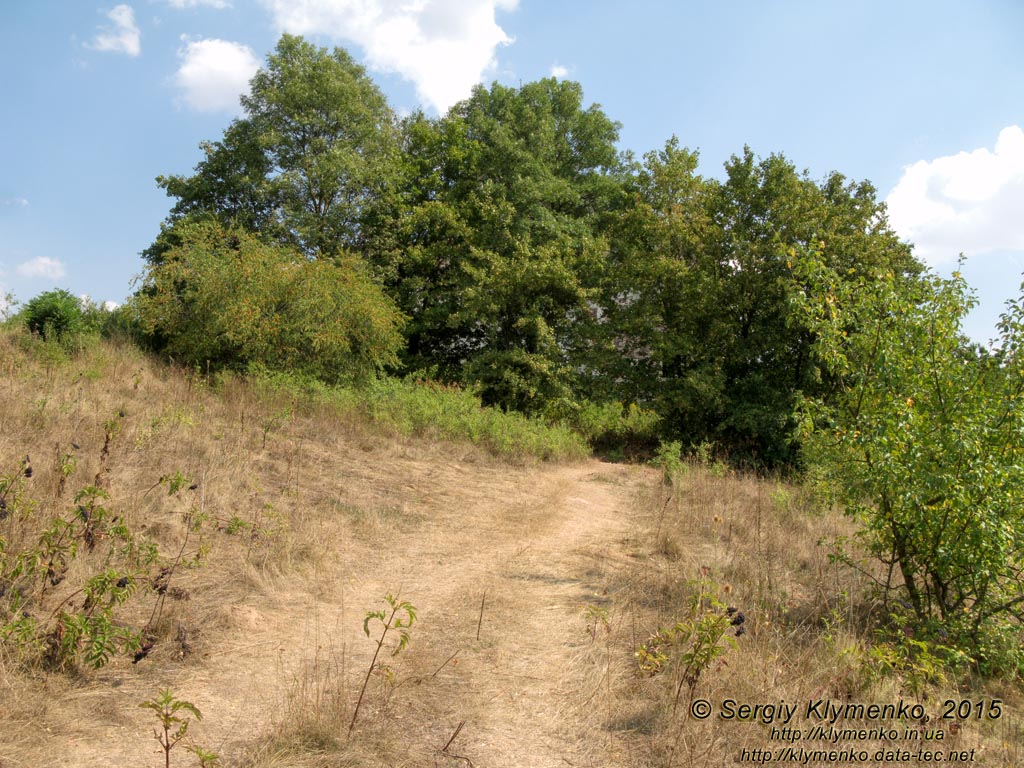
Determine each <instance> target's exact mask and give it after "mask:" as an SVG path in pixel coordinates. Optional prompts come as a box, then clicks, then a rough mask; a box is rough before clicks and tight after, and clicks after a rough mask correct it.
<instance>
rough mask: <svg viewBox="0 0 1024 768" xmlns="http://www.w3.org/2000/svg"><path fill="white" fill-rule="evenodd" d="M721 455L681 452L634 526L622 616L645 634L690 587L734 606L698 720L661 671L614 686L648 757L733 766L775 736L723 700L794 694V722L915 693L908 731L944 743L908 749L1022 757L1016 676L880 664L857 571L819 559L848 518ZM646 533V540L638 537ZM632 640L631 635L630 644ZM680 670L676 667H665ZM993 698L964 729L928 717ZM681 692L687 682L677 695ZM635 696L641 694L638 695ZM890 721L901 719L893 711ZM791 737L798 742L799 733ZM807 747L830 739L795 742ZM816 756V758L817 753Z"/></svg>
mask: <svg viewBox="0 0 1024 768" xmlns="http://www.w3.org/2000/svg"><path fill="white" fill-rule="evenodd" d="M721 469H722V468H721V467H720V466H719V467H715V466H711V467H709V466H702V465H699V464H691V465H690V466H689V467H688V470H687V471H686V472H684V473H682V474H681V476H680V477H679V480H678V482H677V484H676V487H675V488H673V489H670V488H668V487H667V486H662V487H661V488H659V489H657V490H656V491H651V492H649V495H648V496H647V498H646V500H645V501H644V502H643V503H642V505H641V506H642V507H643V508H644V509H646V510H647V513H646V515H645V516H644V517H643V518H641V524H640V528H639V531H638V533H637V534H636V545H637V552H636V556H637V560H638V565H637V567H636V568H635V570H634V571H633V572H632V573H631V575H630V577H629V579H630V583H629V586H628V589H627V593H628V594H629V601H630V602H629V604H630V608H629V610H630V611H632V612H633V613H634V619H633V620H634V621H635V622H637V623H638V624H640V625H641V626H643V627H644V628H645V630H646V631H648V632H650V631H652V630H653V629H655V628H657V627H659V626H666V625H670V624H672V623H673V622H674V621H676V620H679V619H684V618H686V617H687V616H688V615H689V612H690V607H691V606H692V604H693V601H694V599H695V598H696V596H697V595H700V594H703V595H705V598H706V600H707V599H714V600H717V601H720V602H721V603H722V604H727V605H731V606H734V607H736V608H738V609H739V610H741V611H743V613H744V614H745V618H746V621H745V623H744V624H743V627H744V628H745V633H744V634H743V635H742V636H739V637H736V636H733V633H732V631H730V632H728V633H727V634H726V639H725V640H723V643H722V646H723V647H725V648H726V649H727V650H726V652H725V653H724V654H723V656H722V657H721V658H720V659H719V660H717V661H716V662H713V663H712V664H711V665H710V666H709V667H708V668H707V670H706V671H705V672H704V674H703V675H702V676H701V678H700V680H699V682H698V684H697V686H696V688H695V690H694V698H701V699H705V700H707V701H710V702H711V703H712V705H713V708H714V712H715V714H714V715H712V717H711V718H710V719H707V720H704V721H701V720H698V719H695V718H693V717H691V716H689V714H688V712H687V708H686V707H684V706H682V705H681V706H680V709H679V711H678V712H677V713H676V714H672V712H671V703H672V698H673V694H674V689H673V686H674V683H675V681H674V680H672V674H671V671H669V672H664V673H661V674H658V675H655V676H653V677H649V678H646V679H637V678H634V679H633V680H632V683H631V686H629V687H627V688H625V689H623V691H622V693H621V701H622V702H623V706H624V707H625V706H628V702H634V707H635V708H636V710H637V714H636V716H635V720H634V721H633V725H634V726H635V727H636V728H637V730H638V731H639V732H642V733H644V734H646V735H648V736H649V737H650V738H649V741H648V746H649V747H650V751H649V753H648V754H649V757H648V759H649V760H650V764H651V765H655V766H669V765H694V766H720V765H728V764H732V762H733V761H735V760H737V759H738V758H739V755H740V753H741V750H743V749H747V750H755V749H774V750H776V751H777V750H778V749H779V748H781V747H783V746H787V743H786V742H781V741H778V740H774V741H773V740H772V739H771V736H770V731H771V729H770V727H769V726H767V725H763V724H758V723H757V722H750V721H748V722H738V721H735V720H733V721H731V722H727V721H723V720H720V719H719V718H718V716H717V714H718V712H719V711H720V707H721V703H722V702H723V701H724V700H726V699H733V700H735V701H736V702H740V703H744V702H745V703H750V704H757V703H763V704H771V703H775V704H778V703H779V702H781V701H785V702H787V703H790V704H796V705H797V706H798V708H799V709H798V712H799V714H797V715H796V716H795V719H794V721H793V723H792V725H794V726H797V727H802V728H803V730H804V732H806V731H807V727H808V726H810V725H813V724H814V723H813V722H812V721H808V720H804V719H803V714H804V711H805V709H806V706H807V703H808V702H809V701H812V700H818V699H831V700H833V701H835V702H836V703H838V704H845V703H847V702H853V703H861V702H862V703H872V702H877V703H881V704H886V703H896V702H898V701H899V700H901V699H902V700H904V701H907V702H910V703H922V704H923V705H924V706H925V707H926V711H927V712H929V713H931V717H932V718H933V719H932V721H931V722H930V723H929V724H928V725H927V726H924V727H921V725H920V724H919V723H916V722H911V723H909V726H910V727H911V729H912V730H913V729H919V728H921V730H919V733H922V734H923V733H924V732H925V731H927V730H932V729H935V728H939V729H941V730H942V731H943V732H944V736H945V739H944V740H943V741H932V742H921V741H916V742H907V741H898V742H896V743H895V746H897V747H908V748H913V749H914V750H917V749H919V748H921V747H925V748H931V749H945V750H950V749H956V750H959V751H962V750H967V751H970V750H974V764H976V765H990V766H1002V767H1004V768H1011V767H1012V766H1019V765H1021V764H1022V762H1021V759H1022V755H1024V739H1022V736H1024V734H1022V732H1021V727H1020V725H1019V721H1018V716H1019V712H1020V705H1021V697H1020V691H1019V688H1018V686H1017V685H1015V684H1014V685H1008V684H1000V683H998V682H992V681H990V682H987V683H980V682H977V681H972V680H970V679H961V680H956V679H952V677H950V679H947V680H945V681H939V680H931V681H928V682H920V681H917V680H915V679H914V678H913V675H910V674H902V675H900V674H892V675H884V674H882V673H881V671H880V669H879V667H878V665H877V664H876V663H875V662H874V661H873V660H872V658H871V656H870V655H869V652H868V651H869V648H870V646H871V638H872V635H871V632H870V624H869V622H868V621H867V617H868V616H869V615H870V612H871V610H872V609H873V608H876V607H877V606H872V605H870V604H869V603H868V599H869V598H868V596H869V595H870V594H871V590H870V580H869V578H868V576H867V575H865V574H859V573H857V572H855V571H853V570H852V569H850V568H847V567H844V566H841V565H837V564H835V563H833V562H830V559H829V557H828V555H829V552H830V551H832V547H831V544H832V543H833V542H835V541H836V539H837V538H838V537H850V536H852V534H853V533H854V523H853V522H852V521H851V520H849V519H847V518H845V517H843V516H842V515H841V514H839V513H837V512H836V511H833V510H823V509H821V508H820V507H819V506H818V505H817V504H816V503H815V502H814V500H813V498H811V497H810V495H809V494H808V493H807V492H806V491H804V490H802V489H800V488H796V487H792V486H789V485H787V484H784V483H780V482H777V481H772V480H765V479H759V478H755V477H749V476H746V477H745V476H736V475H733V474H731V473H729V472H723V471H721ZM645 545H646V546H645ZM642 640H643V638H641V642H642ZM676 679H678V678H676ZM964 698H970V699H972V700H975V701H977V700H978V699H985V700H990V699H992V698H999V699H1002V700H1003V701H1004V702H1005V703H1004V705H1003V716H1002V717H1001V718H999V719H998V720H994V721H992V720H982V721H981V722H978V721H977V720H973V721H970V722H966V723H964V724H963V726H962V727H953V728H951V727H950V723H949V722H948V721H945V722H936V720H935V719H934V718H935V717H936V714H938V713H941V711H942V709H943V707H942V706H941V702H943V701H944V700H945V699H954V700H957V701H959V700H961V699H964ZM687 699H688V696H687V689H686V686H684V687H683V692H682V700H683V702H684V703H685V702H686V700H687ZM636 702H645V704H644V705H643V706H641V705H640V704H637V703H636ZM882 724H885V723H879V722H873V721H858V720H855V721H845V722H844V721H840V723H839V725H840V727H849V728H862V727H864V728H869V727H871V726H872V725H875V726H877V725H882ZM896 725H897V727H898V728H899V729H900V732H901V733H902V731H903V728H904V726H905V725H908V724H907V723H904V722H898V723H896ZM797 746H801V745H800V744H797ZM802 746H804V747H805V748H817V749H820V748H830V747H828V745H827V744H826V743H825V742H820V741H819V742H806V741H805V742H803V744H802ZM842 746H846V747H848V748H849V747H857V748H858V749H862V748H863V749H867V750H868V752H869V755H870V757H871V762H870V763H869V764H871V765H876V764H877V765H880V764H883V763H882V762H881V761H877V762H876V761H875V760H874V755H875V752H876V751H877V750H878V749H879V748H882V747H885V746H886V744H885V743H884V742H879V741H863V742H847V743H845V744H840V745H839V747H842ZM823 764H824V763H823ZM884 764H886V765H899V766H903V765H918V764H919V763H918V762H917V760H916V759H915V760H910V761H906V762H904V761H902V760H888V761H886V762H885V763H884Z"/></svg>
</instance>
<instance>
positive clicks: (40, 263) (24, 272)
mask: <svg viewBox="0 0 1024 768" xmlns="http://www.w3.org/2000/svg"><path fill="white" fill-rule="evenodd" d="M15 272H17V273H18V275H19V276H21V277H29V278H33V277H45V278H49V279H50V280H59V279H60V278H62V277H64V275H66V274H67V271H66V270H65V269H64V265H63V264H62V263H61V262H60V261H58V260H57V259H51V258H50V257H49V256H37V257H36V258H34V259H31V260H30V261H24V262H22V263H21V264H19V265H18V266H17V268H16V269H15Z"/></svg>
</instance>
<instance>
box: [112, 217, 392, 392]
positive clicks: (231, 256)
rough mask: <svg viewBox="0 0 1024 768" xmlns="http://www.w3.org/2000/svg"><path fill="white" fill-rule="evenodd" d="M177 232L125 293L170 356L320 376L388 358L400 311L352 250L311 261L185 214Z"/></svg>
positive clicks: (363, 372)
mask: <svg viewBox="0 0 1024 768" xmlns="http://www.w3.org/2000/svg"><path fill="white" fill-rule="evenodd" d="M178 237H179V240H180V244H179V245H176V246H174V247H172V248H171V249H170V250H168V251H167V252H166V253H164V255H163V257H162V259H161V261H160V262H159V263H157V264H150V265H149V266H148V267H147V269H146V272H145V274H144V275H143V280H142V286H141V289H140V290H139V292H138V293H137V295H136V296H135V297H134V299H133V300H132V311H134V312H135V313H136V315H137V317H138V321H139V322H140V324H141V325H142V327H143V328H144V329H145V330H146V331H147V332H149V333H150V334H153V335H155V336H156V337H157V338H158V339H159V340H160V342H161V344H160V346H161V347H162V349H163V350H164V351H166V352H167V353H168V354H170V355H171V356H172V357H174V358H175V359H177V360H179V361H181V362H186V363H191V364H199V365H203V364H206V363H208V362H209V363H211V364H213V365H215V366H218V367H232V368H245V367H246V366H249V365H252V364H260V365H263V366H266V367H268V368H271V369H276V370H297V371H302V372H305V373H308V374H310V375H313V376H316V377H318V378H321V379H323V380H325V381H340V380H346V379H351V378H353V377H362V376H367V375H371V374H374V373H377V372H379V371H381V370H382V369H383V368H384V367H386V366H389V365H394V364H396V363H397V352H398V351H399V350H400V348H401V346H402V336H401V327H402V322H403V318H402V316H401V314H400V313H399V312H398V311H397V309H396V308H395V306H394V304H393V303H392V302H391V301H390V300H389V299H388V298H387V297H386V296H385V295H384V293H383V292H382V291H381V289H380V288H379V287H378V286H377V284H376V283H375V282H374V281H373V280H372V279H371V278H370V277H369V276H368V274H367V273H366V272H367V270H366V269H365V267H364V266H363V265H362V263H361V262H360V261H359V260H358V259H357V258H355V257H338V258H336V259H334V260H333V261H325V260H315V261H311V260H309V259H308V258H306V257H305V256H304V255H303V254H301V253H299V252H298V251H296V250H292V249H289V248H287V247H285V246H281V245H277V244H272V243H267V242H265V241H263V240H261V239H260V238H258V237H257V236H255V235H252V234H249V233H247V232H245V231H244V230H241V229H229V228H224V227H223V226H222V225H220V224H218V223H216V222H212V221H200V222H196V221H187V220H186V221H184V222H182V223H180V224H179V225H178Z"/></svg>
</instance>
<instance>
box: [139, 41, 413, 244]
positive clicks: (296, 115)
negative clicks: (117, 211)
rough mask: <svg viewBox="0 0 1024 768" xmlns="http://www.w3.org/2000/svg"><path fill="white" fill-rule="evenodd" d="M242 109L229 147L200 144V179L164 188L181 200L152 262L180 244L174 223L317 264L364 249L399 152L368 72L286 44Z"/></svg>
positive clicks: (392, 122)
mask: <svg viewBox="0 0 1024 768" xmlns="http://www.w3.org/2000/svg"><path fill="white" fill-rule="evenodd" d="M242 105H243V107H244V108H245V116H244V117H242V118H239V119H238V120H235V121H234V122H233V123H232V124H231V126H230V127H229V128H228V129H227V131H225V134H224V138H223V139H222V140H221V141H219V142H214V143H208V144H204V145H203V151H204V154H205V158H204V159H203V160H202V161H201V162H200V163H199V165H198V166H197V167H196V172H195V174H193V175H192V176H167V177H160V178H159V179H158V183H159V184H160V185H161V186H162V187H163V188H164V189H166V190H167V193H168V194H169V195H171V196H173V197H176V198H178V201H177V203H176V204H175V206H174V208H173V209H172V210H171V214H170V216H169V217H168V222H167V225H168V226H167V227H165V231H164V233H163V237H164V240H163V241H161V240H158V242H157V243H156V244H154V246H153V247H152V248H151V249H150V250H149V251H148V252H147V255H148V257H149V258H150V259H151V260H153V259H159V256H160V254H161V253H162V252H163V251H164V250H166V248H167V247H171V246H173V245H174V240H173V232H168V231H167V229H168V228H169V227H173V224H174V222H176V221H178V220H180V219H181V218H183V217H186V216H192V217H195V216H197V215H199V216H202V215H207V216H214V217H216V218H217V219H219V220H220V221H221V222H222V223H225V224H231V225H237V226H243V227H245V228H248V229H252V230H258V231H260V232H261V233H262V234H264V235H265V236H268V237H272V238H274V239H277V240H279V241H282V242H285V243H287V244H290V245H294V246H297V247H299V248H301V249H302V250H303V251H304V252H305V253H306V254H307V255H308V256H309V257H311V258H322V257H332V256H334V255H336V254H338V253H339V252H340V251H342V250H345V249H348V250H356V251H365V250H367V248H368V247H369V246H368V240H369V239H370V238H371V236H372V235H371V233H370V232H368V230H367V226H366V224H367V222H368V221H375V220H376V219H377V218H378V214H377V211H376V208H377V206H379V205H381V204H382V201H383V200H384V199H385V198H386V197H387V196H388V194H390V193H391V192H392V191H393V190H392V187H393V185H394V183H395V178H396V177H395V173H396V170H397V168H398V151H399V145H398V130H397V123H396V119H395V116H394V114H393V113H392V111H391V109H390V107H389V106H388V104H387V101H386V100H385V98H384V96H383V94H381V92H380V90H379V89H378V88H377V87H376V85H374V83H373V81H372V80H370V78H369V77H368V76H367V74H366V72H365V70H364V69H363V68H362V67H360V66H359V65H358V64H356V63H355V62H354V61H353V60H352V58H351V57H350V56H349V55H348V53H346V52H345V51H344V50H342V49H340V48H336V49H334V51H331V52H329V51H327V50H326V49H324V48H317V47H316V46H314V45H312V44H311V43H308V42H306V41H305V40H303V39H302V38H300V37H295V36H292V35H284V36H283V37H282V38H281V40H280V41H279V42H278V44H277V47H276V48H275V50H274V52H273V53H272V54H270V56H268V58H267V64H266V66H265V67H264V68H262V69H261V70H260V71H259V72H258V73H257V74H256V76H255V77H254V78H253V79H252V82H251V84H250V92H249V94H248V95H246V96H243V97H242ZM371 229H372V227H371ZM168 238H170V239H168Z"/></svg>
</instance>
